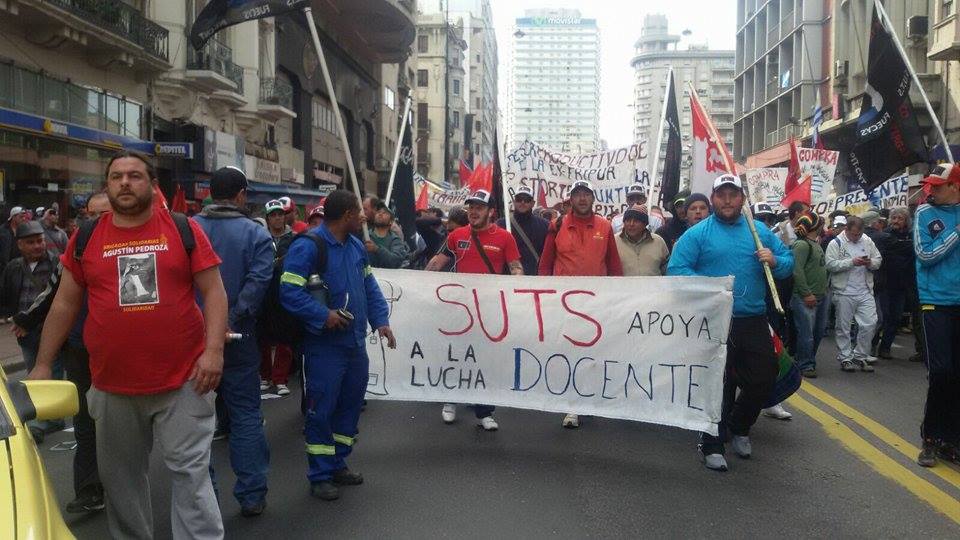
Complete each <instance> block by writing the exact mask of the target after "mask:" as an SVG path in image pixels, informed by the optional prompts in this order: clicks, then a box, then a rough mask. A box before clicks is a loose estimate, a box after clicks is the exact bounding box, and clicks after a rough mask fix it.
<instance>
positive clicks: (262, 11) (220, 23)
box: [190, 0, 310, 50]
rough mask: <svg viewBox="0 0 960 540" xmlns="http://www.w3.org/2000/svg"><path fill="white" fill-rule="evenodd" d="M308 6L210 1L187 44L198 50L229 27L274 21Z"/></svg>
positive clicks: (265, 0)
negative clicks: (289, 12) (259, 20)
mask: <svg viewBox="0 0 960 540" xmlns="http://www.w3.org/2000/svg"><path fill="white" fill-rule="evenodd" d="M309 3H310V0H210V3H209V4H207V7H205V8H203V11H201V12H200V15H197V20H196V21H194V23H193V29H192V30H191V31H190V43H191V44H193V48H195V49H198V50H199V49H201V48H202V47H203V45H204V44H205V43H206V42H207V40H208V39H210V38H211V37H213V35H214V34H216V33H217V32H219V31H220V30H223V29H224V28H226V27H228V26H233V25H235V24H240V23H242V22H247V21H252V20H254V19H264V18H266V17H275V16H277V15H282V14H284V13H286V12H288V11H293V10H295V9H300V8H303V7H306V6H307V5H308V4H309Z"/></svg>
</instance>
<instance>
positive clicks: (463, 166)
mask: <svg viewBox="0 0 960 540" xmlns="http://www.w3.org/2000/svg"><path fill="white" fill-rule="evenodd" d="M473 173H474V170H473V169H472V168H470V166H469V165H467V162H466V161H464V160H463V158H460V185H461V186H469V185H470V179H471V178H472V177H473Z"/></svg>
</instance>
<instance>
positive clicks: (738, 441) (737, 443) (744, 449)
mask: <svg viewBox="0 0 960 540" xmlns="http://www.w3.org/2000/svg"><path fill="white" fill-rule="evenodd" d="M730 446H731V447H733V452H734V453H735V454H737V455H738V456H740V457H741V458H743V459H750V455H751V454H753V446H752V445H751V444H750V437H748V436H746V435H734V436H733V437H730Z"/></svg>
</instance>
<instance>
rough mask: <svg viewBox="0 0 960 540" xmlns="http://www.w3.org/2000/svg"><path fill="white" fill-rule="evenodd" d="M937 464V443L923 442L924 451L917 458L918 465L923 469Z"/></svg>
mask: <svg viewBox="0 0 960 540" xmlns="http://www.w3.org/2000/svg"><path fill="white" fill-rule="evenodd" d="M936 464H937V443H936V442H935V441H923V450H920V455H919V456H917V465H920V466H921V467H933V466H935V465H936Z"/></svg>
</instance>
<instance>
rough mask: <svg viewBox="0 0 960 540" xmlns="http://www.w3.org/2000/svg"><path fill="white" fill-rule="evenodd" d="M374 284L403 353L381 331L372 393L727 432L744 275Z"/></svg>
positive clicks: (456, 278) (419, 276)
mask: <svg viewBox="0 0 960 540" xmlns="http://www.w3.org/2000/svg"><path fill="white" fill-rule="evenodd" d="M375 275H376V278H377V281H378V282H379V284H380V287H381V289H382V290H383V293H384V296H385V297H386V298H387V301H388V303H389V304H390V311H391V314H390V325H391V327H392V328H393V331H394V333H395V334H396V336H397V348H396V349H388V348H385V347H384V345H383V342H382V341H381V340H380V338H378V337H377V336H376V335H375V334H370V336H369V339H368V342H367V352H368V354H369V356H370V382H369V385H368V388H367V392H368V397H370V398H379V399H390V400H403V401H427V402H440V403H482V404H489V405H500V406H506V407H516V408H522V409H534V410H540V411H552V412H563V413H569V412H574V413H579V414H584V415H594V416H603V417H608V418H620V419H626V420H638V421H642V422H651V423H656V424H662V425H669V426H676V427H680V428H685V429H691V430H698V431H706V432H710V433H713V434H716V433H717V422H719V420H720V408H721V401H722V394H723V377H724V365H725V361H726V338H727V333H728V331H729V327H730V315H731V311H732V305H733V296H732V293H731V288H732V278H701V277H697V278H687V277H630V278H608V277H602V278H601V277H551V278H541V277H533V276H501V275H479V274H448V273H438V272H414V271H408V270H380V269H378V270H376V272H375ZM624 291H630V294H624Z"/></svg>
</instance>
